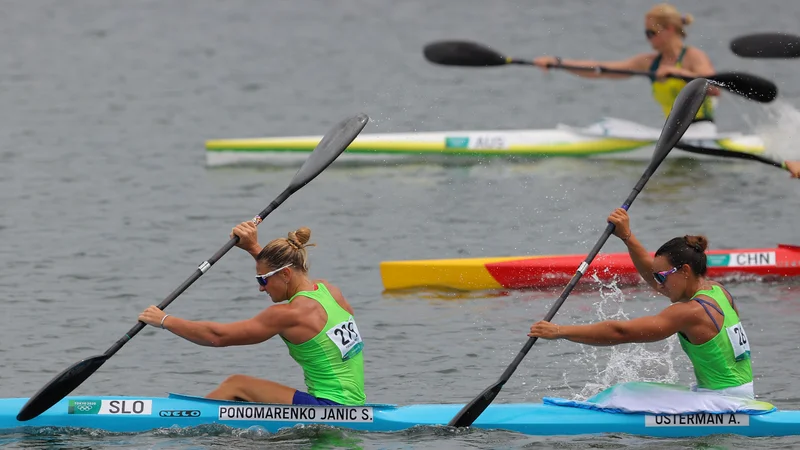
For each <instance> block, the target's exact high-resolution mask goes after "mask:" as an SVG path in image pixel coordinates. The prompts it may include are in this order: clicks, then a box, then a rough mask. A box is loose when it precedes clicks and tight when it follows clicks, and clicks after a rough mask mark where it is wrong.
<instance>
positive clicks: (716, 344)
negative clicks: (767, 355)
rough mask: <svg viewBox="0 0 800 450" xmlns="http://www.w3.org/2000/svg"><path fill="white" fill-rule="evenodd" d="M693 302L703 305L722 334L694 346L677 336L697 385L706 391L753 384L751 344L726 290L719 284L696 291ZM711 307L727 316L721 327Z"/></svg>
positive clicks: (680, 335) (680, 334) (719, 333)
mask: <svg viewBox="0 0 800 450" xmlns="http://www.w3.org/2000/svg"><path fill="white" fill-rule="evenodd" d="M698 295H706V296H708V297H711V298H712V299H713V300H714V303H716V305H714V303H712V302H709V301H707V300H704V299H700V298H697V296H698ZM692 300H693V301H696V302H698V303H700V304H701V305H703V308H704V309H705V310H706V313H708V315H709V317H711V320H712V321H713V322H714V325H715V326H716V327H717V330H718V331H719V332H718V333H717V335H716V336H714V337H713V338H712V339H711V340H709V341H708V342H706V343H703V344H699V345H694V344H692V343H691V342H689V341H688V340H687V339H686V337H685V336H684V335H683V333H678V339H679V340H680V343H681V347H682V348H683V351H684V352H686V355H687V356H688V357H689V359H690V360H691V361H692V366H694V375H695V377H696V378H697V386H698V387H700V388H704V389H724V388H729V387H735V386H741V385H743V384H746V383H750V382H752V381H753V370H752V367H751V366H750V343H749V342H748V341H747V335H746V334H745V333H744V328H742V324H741V322H740V321H739V316H738V314H736V311H734V309H733V307H732V306H731V302H732V301H733V300H731V302H729V301H728V297H727V296H726V295H725V291H723V290H722V288H721V287H720V286H717V285H715V286H714V287H713V288H711V289H707V290H702V291H697V292H695V294H694V298H692ZM708 307H711V308H713V309H715V310H716V311H717V312H719V313H720V314H722V315H723V316H724V321H723V323H722V326H721V327H720V326H719V324H717V321H716V320H715V319H714V317H713V316H712V315H711V312H710V311H709V310H708Z"/></svg>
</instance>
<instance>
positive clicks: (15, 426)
mask: <svg viewBox="0 0 800 450" xmlns="http://www.w3.org/2000/svg"><path fill="white" fill-rule="evenodd" d="M26 401H27V399H24V398H11V399H2V400H0V428H1V429H3V430H4V431H11V430H17V431H19V430H21V429H23V428H26V427H36V428H38V427H74V428H89V429H99V430H105V431H110V432H142V431H149V430H153V429H159V428H170V427H180V428H186V427H196V426H200V425H209V424H221V425H226V426H229V427H232V428H240V429H248V428H251V427H258V428H260V429H263V430H266V431H268V432H276V431H278V430H280V429H283V428H287V427H293V426H295V425H312V424H323V425H330V426H335V427H342V428H347V429H353V430H361V431H373V432H393V431H400V430H405V429H408V428H411V427H414V426H420V425H422V426H443V425H446V424H447V422H448V421H449V420H450V419H452V418H453V417H454V416H455V415H456V413H458V411H460V409H461V408H462V407H463V405H458V404H446V405H445V404H422V405H409V406H394V405H365V406H287V405H264V404H255V403H243V402H229V401H217V400H208V399H204V398H200V397H192V396H185V395H178V394H170V396H169V397H130V396H116V397H68V398H66V399H63V400H61V401H60V402H58V403H57V404H56V405H55V406H53V407H52V408H51V409H50V410H48V411H46V412H45V413H44V414H42V415H40V416H39V417H36V418H34V419H32V420H30V421H27V422H18V421H17V420H16V418H15V416H16V414H17V413H18V412H19V409H20V408H21V407H22V405H24V403H25V402H26ZM473 427H476V428H483V429H502V430H509V431H515V432H519V433H524V434H530V435H548V436H550V435H582V434H599V433H627V434H634V435H643V436H653V437H688V436H706V435H711V434H721V433H726V434H740V435H744V436H788V435H795V434H800V411H777V412H770V413H766V414H760V415H746V414H688V415H664V416H656V415H644V414H613V413H606V412H599V411H592V410H588V409H582V408H572V407H564V406H553V405H545V404H541V403H521V404H493V405H490V406H489V408H487V409H486V411H485V412H484V413H483V414H482V415H481V416H480V417H479V418H478V419H477V420H476V421H475V423H474V424H473Z"/></svg>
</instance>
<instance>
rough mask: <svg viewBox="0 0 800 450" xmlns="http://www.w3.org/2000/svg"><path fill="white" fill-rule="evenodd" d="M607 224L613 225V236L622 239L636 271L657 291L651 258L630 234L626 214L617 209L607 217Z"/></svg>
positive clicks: (631, 233) (622, 210)
mask: <svg viewBox="0 0 800 450" xmlns="http://www.w3.org/2000/svg"><path fill="white" fill-rule="evenodd" d="M608 222H609V223H613V224H614V236H617V237H618V238H620V239H622V241H623V242H624V243H625V245H626V246H627V247H628V254H630V255H631V261H633V265H634V267H636V271H637V272H639V275H640V276H641V277H642V278H643V279H644V281H645V282H646V283H647V284H649V285H650V286H651V287H652V288H653V289H657V288H658V284H657V283H656V280H655V279H653V257H652V256H650V254H649V253H648V252H647V249H645V248H644V246H643V245H642V243H641V242H639V240H638V239H636V236H634V235H633V232H631V225H630V218H629V217H628V212H627V211H625V210H624V209H623V208H617V209H615V210H614V211H613V212H612V213H611V214H610V215H609V216H608Z"/></svg>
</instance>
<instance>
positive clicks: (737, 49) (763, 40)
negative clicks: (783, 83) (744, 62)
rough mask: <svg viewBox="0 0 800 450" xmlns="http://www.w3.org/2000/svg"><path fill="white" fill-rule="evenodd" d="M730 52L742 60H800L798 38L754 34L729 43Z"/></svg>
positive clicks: (786, 35)
mask: <svg viewBox="0 0 800 450" xmlns="http://www.w3.org/2000/svg"><path fill="white" fill-rule="evenodd" d="M731 51H732V52H733V53H735V54H736V55H739V56H741V57H743V58H800V36H797V35H794V34H788V33H754V34H748V35H745V36H739V37H737V38H736V39H734V40H732V41H731Z"/></svg>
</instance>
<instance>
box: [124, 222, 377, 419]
mask: <svg viewBox="0 0 800 450" xmlns="http://www.w3.org/2000/svg"><path fill="white" fill-rule="evenodd" d="M233 235H236V236H239V242H238V243H237V244H236V245H237V247H240V248H242V249H244V250H246V251H247V252H248V253H250V254H251V255H252V256H253V257H254V258H255V260H256V274H257V275H256V281H258V286H259V287H258V290H259V291H260V292H266V293H267V294H268V295H269V296H270V298H271V299H272V301H273V302H274V303H282V302H284V301H287V302H288V303H287V304H279V305H272V306H270V307H268V308H266V309H264V310H263V311H261V312H260V313H259V314H257V315H256V316H255V317H253V318H251V319H247V320H242V321H239V322H233V323H217V322H198V321H192V320H187V319H181V318H178V317H175V316H172V315H170V314H165V313H164V312H163V311H162V310H160V309H158V308H157V307H155V306H150V307H149V308H147V309H146V310H145V311H144V312H143V313H142V314H141V315H140V316H139V320H141V321H142V322H144V323H146V324H148V325H152V326H154V327H160V328H164V329H167V330H169V331H171V332H172V333H174V334H176V335H178V336H180V337H182V338H184V339H186V340H188V341H191V342H194V343H195V344H199V345H204V346H209V347H227V346H231V345H252V344H259V343H261V342H264V341H266V340H268V339H270V338H272V337H274V336H275V335H280V337H281V339H282V340H283V342H284V343H286V346H287V347H288V348H289V355H291V357H292V358H294V360H295V361H296V362H297V363H298V364H299V365H300V367H302V369H303V374H304V378H305V384H306V387H307V390H308V392H307V393H306V392H303V391H299V390H297V389H294V388H291V387H289V386H284V385H282V384H279V383H276V382H274V381H268V380H262V379H259V378H254V377H251V376H247V375H232V376H230V377H228V378H227V379H226V380H225V381H223V382H222V384H220V386H219V387H218V388H217V389H215V390H214V391H213V392H211V393H210V394H208V396H207V397H208V398H213V399H220V400H243V401H248V402H259V403H278V404H288V405H292V404H294V405H350V406H352V405H363V404H364V402H365V400H366V395H365V394H364V356H363V352H362V349H363V346H364V344H363V342H362V340H361V334H360V333H359V331H358V327H357V326H356V323H355V319H354V318H353V315H354V313H353V308H352V307H351V306H350V304H349V303H348V302H347V300H345V298H344V296H343V295H342V292H341V291H340V290H339V289H338V288H337V287H336V286H334V285H332V284H330V283H328V282H326V281H324V280H314V281H312V280H310V279H309V278H308V255H307V253H306V247H307V246H308V245H309V244H308V240H309V238H310V237H311V230H309V229H308V228H300V229H298V230H297V231H293V232H290V233H289V234H288V236H287V237H286V238H280V239H275V240H272V241H271V242H270V243H268V244H267V245H266V246H265V247H264V248H263V249H262V248H261V246H260V245H259V244H258V233H257V231H256V225H255V224H254V223H252V222H243V223H241V224H239V225H237V226H236V227H235V228H234V229H233V232H232V234H231V237H232V236H233ZM255 359H256V360H263V358H262V357H256V358H255ZM266 363H267V366H269V364H268V361H267V362H266Z"/></svg>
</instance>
